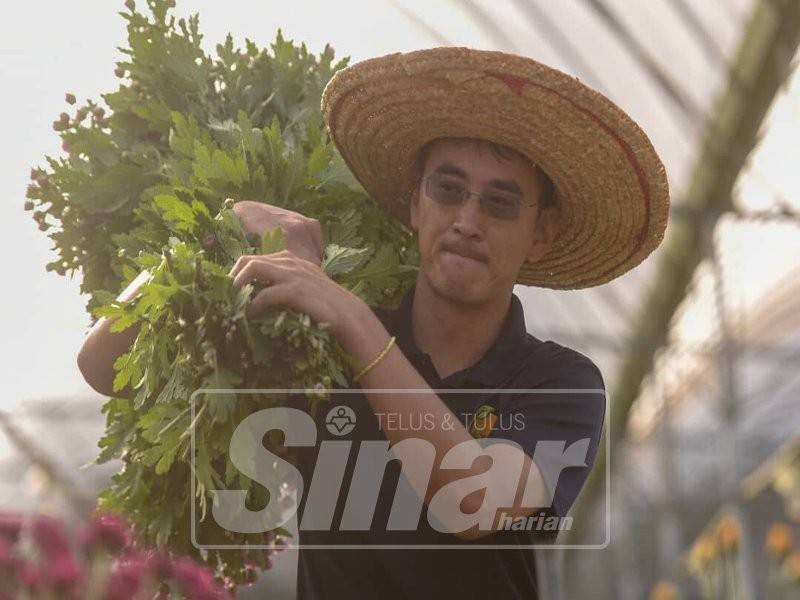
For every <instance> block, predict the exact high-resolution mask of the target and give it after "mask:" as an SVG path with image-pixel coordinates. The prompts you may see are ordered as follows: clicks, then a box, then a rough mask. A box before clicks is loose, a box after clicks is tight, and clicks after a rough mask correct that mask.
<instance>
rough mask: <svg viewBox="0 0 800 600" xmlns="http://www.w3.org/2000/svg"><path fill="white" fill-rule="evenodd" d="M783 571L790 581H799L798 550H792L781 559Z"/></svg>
mask: <svg viewBox="0 0 800 600" xmlns="http://www.w3.org/2000/svg"><path fill="white" fill-rule="evenodd" d="M783 573H784V575H785V576H786V578H787V579H788V580H789V581H791V582H792V583H798V582H800V552H792V553H791V554H790V555H789V556H788V557H787V558H786V560H785V561H783Z"/></svg>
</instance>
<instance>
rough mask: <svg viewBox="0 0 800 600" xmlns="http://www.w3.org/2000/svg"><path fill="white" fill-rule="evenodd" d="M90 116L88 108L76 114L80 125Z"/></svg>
mask: <svg viewBox="0 0 800 600" xmlns="http://www.w3.org/2000/svg"><path fill="white" fill-rule="evenodd" d="M88 114H89V109H88V108H86V107H85V106H84V107H82V108H79V109H78V112H76V113H75V120H76V121H77V122H78V123H80V122H81V121H83V120H84V119H85V118H86V116H87V115H88Z"/></svg>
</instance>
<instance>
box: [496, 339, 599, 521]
mask: <svg viewBox="0 0 800 600" xmlns="http://www.w3.org/2000/svg"><path fill="white" fill-rule="evenodd" d="M551 364H552V365H553V366H552V367H551V368H549V369H548V372H547V374H546V376H545V377H544V378H541V377H537V378H536V379H537V385H536V387H535V390H536V391H533V390H532V391H531V392H530V393H517V394H513V395H511V397H510V400H509V402H508V403H507V404H506V405H504V406H503V407H502V408H501V409H500V410H499V411H498V412H499V413H500V414H499V415H498V417H499V420H500V422H501V423H508V424H510V426H508V427H503V428H495V429H493V430H492V432H491V434H490V437H494V438H498V439H508V440H511V441H514V442H516V443H517V444H519V445H520V446H521V447H522V449H523V450H524V451H525V453H526V454H527V455H528V456H530V457H531V458H532V459H533V460H534V462H535V463H536V466H537V467H538V468H539V470H540V471H541V473H542V476H543V479H544V482H545V485H546V486H547V490H548V492H549V493H550V497H552V498H553V503H552V505H551V506H550V507H545V508H549V509H548V510H546V512H547V513H548V514H551V515H554V516H558V517H564V516H566V515H567V513H568V512H569V509H570V507H571V506H572V504H573V502H574V501H575V499H576V498H577V496H578V493H579V492H580V490H581V488H582V487H583V484H584V482H585V481H586V478H587V477H588V475H589V472H590V471H591V469H592V467H593V465H594V461H595V458H596V456H597V449H598V446H599V442H600V435H601V432H602V428H603V420H604V418H605V410H606V397H605V384H604V382H603V377H602V374H601V373H600V370H599V369H598V368H597V366H596V365H595V364H594V363H593V362H592V361H591V360H590V359H588V358H587V357H585V356H583V355H582V354H579V353H577V352H570V353H569V354H568V355H567V356H564V355H562V356H561V357H560V358H559V360H556V361H553V362H552V363H551ZM539 369H540V367H539ZM522 379H523V380H524V377H523V378H522ZM516 387H517V388H518V389H522V388H523V385H522V384H521V383H517V385H516ZM503 413H508V414H503Z"/></svg>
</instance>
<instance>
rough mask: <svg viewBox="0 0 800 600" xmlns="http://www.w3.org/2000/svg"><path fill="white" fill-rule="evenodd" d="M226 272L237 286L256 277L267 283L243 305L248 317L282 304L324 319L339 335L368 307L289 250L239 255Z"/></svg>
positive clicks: (316, 267) (320, 320) (254, 316)
mask: <svg viewBox="0 0 800 600" xmlns="http://www.w3.org/2000/svg"><path fill="white" fill-rule="evenodd" d="M229 275H230V276H231V277H233V285H234V287H237V288H241V287H242V286H244V285H247V284H248V283H252V282H256V281H258V282H262V283H266V284H267V287H265V288H264V289H262V290H261V291H259V292H258V293H257V294H256V295H255V297H254V298H253V299H252V300H250V303H249V304H248V305H247V309H246V314H247V318H248V319H255V318H257V317H259V316H260V315H262V314H263V313H264V312H265V311H266V310H267V308H268V307H269V306H272V305H279V306H285V307H288V308H291V309H293V310H296V311H298V312H302V313H306V314H307V315H308V316H309V317H311V318H312V319H313V320H314V321H316V322H317V323H328V325H329V326H330V328H331V333H332V334H333V335H334V336H335V337H337V338H340V336H344V337H346V336H347V335H348V334H351V333H352V332H351V330H352V329H353V327H354V326H355V324H357V323H358V322H359V315H361V314H364V312H365V311H366V312H369V311H370V308H369V306H367V305H366V304H365V303H364V301H363V300H362V299H361V298H359V297H358V296H356V295H355V294H353V293H352V292H350V291H349V290H346V289H345V288H343V287H342V286H340V285H339V284H338V283H336V282H335V281H334V280H333V279H331V278H330V277H328V275H327V274H326V273H325V272H323V271H322V269H320V267H319V265H318V264H314V263H312V262H310V261H307V260H305V259H303V258H300V257H299V256H297V255H296V254H294V253H293V252H291V251H289V250H281V251H279V252H274V253H272V254H254V255H253V254H245V255H242V256H240V257H239V258H238V259H237V261H236V263H235V264H234V265H233V268H232V269H231V270H230V273H229ZM340 341H342V340H341V339H340Z"/></svg>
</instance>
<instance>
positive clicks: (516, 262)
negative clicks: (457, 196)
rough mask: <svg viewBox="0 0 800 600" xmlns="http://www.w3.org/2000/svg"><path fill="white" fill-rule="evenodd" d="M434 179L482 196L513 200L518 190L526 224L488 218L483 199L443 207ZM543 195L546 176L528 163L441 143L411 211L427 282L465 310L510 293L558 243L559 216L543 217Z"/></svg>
mask: <svg viewBox="0 0 800 600" xmlns="http://www.w3.org/2000/svg"><path fill="white" fill-rule="evenodd" d="M433 173H446V174H447V178H448V181H454V182H460V184H461V185H462V186H464V187H466V188H467V189H468V190H470V191H472V192H475V193H481V192H485V191H493V190H500V191H502V193H503V194H505V195H506V196H508V194H509V193H510V192H511V191H512V189H511V188H514V187H515V186H516V188H518V192H519V194H520V196H519V197H520V199H521V200H522V202H521V206H522V208H521V210H520V213H519V216H518V217H517V218H516V219H515V220H503V219H498V218H497V217H495V216H492V215H489V214H486V213H485V212H484V211H483V210H482V209H481V207H480V203H479V201H478V197H477V196H475V195H473V196H471V197H470V198H468V199H467V200H466V202H462V203H461V204H459V205H452V206H451V205H442V204H439V203H437V202H436V201H435V200H433V199H432V198H431V197H429V196H428V195H427V193H426V186H425V181H426V177H427V176H428V175H431V174H433ZM539 193H540V183H539V178H538V175H537V173H536V172H535V171H534V168H533V167H532V166H531V164H530V163H529V162H527V161H526V160H525V159H524V158H523V157H522V156H521V155H518V154H516V153H515V154H513V155H512V156H511V157H510V158H501V157H498V156H496V155H495V154H494V153H493V152H491V151H490V150H489V148H488V147H485V146H484V147H480V146H478V145H477V144H475V143H474V142H470V143H464V142H463V141H461V140H455V139H452V138H445V139H439V140H436V141H435V142H433V143H432V145H431V146H430V149H429V152H428V156H427V160H426V163H425V169H424V172H423V175H422V179H421V181H420V184H419V187H418V188H417V189H416V190H415V192H414V194H413V197H412V203H411V225H412V227H413V228H414V230H416V231H417V237H418V242H419V248H420V261H421V264H420V276H422V277H425V278H426V280H427V283H428V284H429V285H430V286H431V287H432V288H433V289H434V290H435V291H436V292H437V293H438V294H440V295H442V296H445V297H447V298H450V299H452V300H453V301H455V302H459V303H462V304H479V303H483V302H486V301H487V300H489V299H491V298H492V297H494V296H496V295H497V294H500V293H502V294H505V293H507V292H510V290H511V289H512V287H513V285H514V282H515V281H516V278H517V274H518V272H519V269H520V267H521V266H522V264H523V262H524V261H525V260H526V259H527V260H530V261H532V262H535V261H536V260H538V259H539V258H541V257H542V256H543V255H544V254H545V252H546V251H547V249H548V248H549V246H550V244H551V243H552V239H553V237H554V235H555V226H556V222H555V214H554V213H555V211H554V209H545V210H543V211H542V213H541V215H539V214H538V213H539V210H538V200H539ZM464 254H467V255H472V257H470V256H464Z"/></svg>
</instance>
